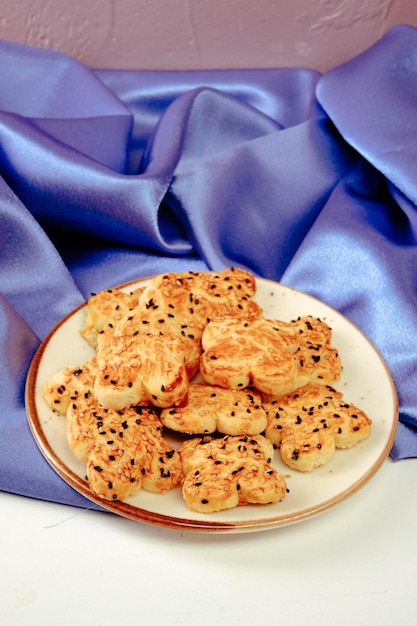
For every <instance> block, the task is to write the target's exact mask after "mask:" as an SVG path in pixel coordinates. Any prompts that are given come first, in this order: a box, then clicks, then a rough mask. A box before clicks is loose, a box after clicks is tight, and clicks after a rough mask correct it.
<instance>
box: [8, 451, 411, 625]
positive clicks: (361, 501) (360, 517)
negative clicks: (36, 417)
mask: <svg viewBox="0 0 417 626" xmlns="http://www.w3.org/2000/svg"><path fill="white" fill-rule="evenodd" d="M416 476H417V459H416V460H414V459H412V460H405V461H400V462H397V463H393V462H392V461H391V460H390V459H388V460H387V461H386V462H384V464H383V465H382V467H381V469H380V471H379V472H378V473H377V474H376V476H374V477H373V478H372V480H371V481H370V482H369V483H367V484H366V485H365V486H364V487H363V488H362V489H361V490H360V491H359V492H358V493H356V494H354V495H353V496H352V497H351V498H349V499H348V500H346V501H345V502H343V503H342V504H340V505H338V506H337V507H335V508H333V509H331V510H329V511H327V512H325V513H323V514H322V515H320V516H318V517H315V518H313V519H310V520H307V521H304V522H301V523H298V524H295V525H292V526H286V527H283V528H278V529H274V530H268V531H261V532H252V533H245V534H233V535H230V534H222V535H213V534H200V533H190V532H187V531H184V532H182V531H173V530H166V529H163V528H157V527H154V526H148V525H144V524H141V523H136V522H133V521H131V520H127V519H124V518H120V517H117V516H115V515H113V514H110V513H98V512H94V511H88V510H83V509H76V508H72V507H67V506H63V505H58V504H52V503H47V502H40V501H36V500H32V499H30V498H23V497H20V496H16V495H11V494H6V493H0V507H1V509H0V510H1V515H0V541H1V567H0V620H1V623H2V624H3V625H4V626H26V625H30V626H32V625H34V626H38V625H39V626H40V625H42V626H49V625H51V626H55V625H56V626H66V625H67V624H68V625H71V626H73V625H76V626H84V625H87V624H88V625H89V626H107V625H109V626H110V624H111V625H115V626H122V625H125V624H129V625H130V624H132V625H133V624H135V625H136V624H140V625H145V624H152V625H154V624H155V625H156V626H158V625H159V624H169V625H170V626H177V625H181V626H182V625H186V626H188V625H190V626H191V625H193V626H194V625H198V626H205V625H209V624H210V625H215V626H222V625H223V624H224V625H227V626H234V625H242V624H248V625H252V624H253V625H255V624H274V625H275V624H289V625H290V624H291V625H294V624H295V625H298V624H308V625H310V626H311V625H315V624H317V625H318V624H320V625H321V626H323V625H327V624H329V625H330V624H331V625H336V626H343V625H345V624H346V625H348V624H349V626H361V625H366V626H373V625H374V624H375V625H378V626H384V625H385V624H387V625H388V624H389V625H393V624H394V625H395V626H402V625H403V624H404V625H406V624H407V626H409V625H410V624H411V623H415V620H416V619H417V596H416V591H417V488H416Z"/></svg>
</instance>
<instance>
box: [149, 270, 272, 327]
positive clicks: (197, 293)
mask: <svg viewBox="0 0 417 626" xmlns="http://www.w3.org/2000/svg"><path fill="white" fill-rule="evenodd" d="M255 293H256V282H255V278H254V277H253V276H252V274H251V273H250V272H248V271H246V270H243V269H239V268H232V269H228V270H224V271H222V272H219V273H217V274H216V273H214V272H192V271H189V272H180V273H174V272H171V273H167V274H160V275H158V276H156V277H155V278H153V279H152V281H151V282H150V284H149V285H148V286H147V287H146V289H145V290H144V292H143V293H142V295H141V297H140V304H141V306H145V307H147V308H148V309H149V310H155V309H156V310H158V311H160V312H163V313H164V314H166V313H169V314H170V319H171V320H172V321H173V322H174V321H175V323H176V324H177V325H178V326H179V327H181V325H183V324H185V325H186V326H187V327H188V328H189V329H193V330H194V332H195V333H196V334H198V333H199V338H201V333H202V331H203V330H204V328H205V326H206V324H207V322H208V321H209V320H210V319H212V318H213V317H225V316H234V317H240V318H245V319H252V318H256V317H260V316H261V315H262V309H261V307H260V306H259V305H258V304H257V303H256V302H255V301H254V300H253V297H254V295H255Z"/></svg>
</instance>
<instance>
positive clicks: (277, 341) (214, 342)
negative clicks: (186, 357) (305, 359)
mask: <svg viewBox="0 0 417 626" xmlns="http://www.w3.org/2000/svg"><path fill="white" fill-rule="evenodd" d="M202 347H203V354H202V356H201V360H200V372H201V375H202V377H203V379H204V380H205V382H207V383H208V384H210V385H218V386H220V387H225V388H229V389H243V388H245V387H252V386H253V387H255V388H256V389H258V390H259V391H261V392H263V393H265V394H271V395H284V394H285V393H287V392H288V391H290V390H292V389H293V388H294V385H295V380H296V374H297V366H296V362H295V360H294V358H293V353H294V352H295V351H296V350H297V349H298V347H299V344H298V340H297V335H296V333H295V332H294V333H290V332H285V333H282V332H280V329H279V325H278V324H276V323H275V322H273V321H271V320H266V319H264V318H260V319H255V320H239V319H235V318H230V319H223V320H222V319H219V320H213V321H212V322H210V323H209V324H208V325H207V327H206V329H205V330H204V333H203V338H202Z"/></svg>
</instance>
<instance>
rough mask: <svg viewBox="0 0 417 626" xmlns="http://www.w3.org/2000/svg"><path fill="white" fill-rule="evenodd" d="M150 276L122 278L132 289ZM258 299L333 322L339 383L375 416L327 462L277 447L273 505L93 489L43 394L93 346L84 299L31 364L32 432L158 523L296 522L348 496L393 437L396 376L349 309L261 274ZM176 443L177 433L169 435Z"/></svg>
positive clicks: (80, 474) (271, 311)
mask: <svg viewBox="0 0 417 626" xmlns="http://www.w3.org/2000/svg"><path fill="white" fill-rule="evenodd" d="M143 284H146V280H145V279H144V280H141V281H138V282H134V283H129V284H128V285H124V286H123V287H122V288H123V289H125V290H126V291H130V290H131V289H132V288H136V287H138V286H140V285H143ZM256 300H257V301H258V302H259V304H260V305H261V306H262V307H263V309H264V315H265V317H267V318H272V319H282V320H286V321H289V320H291V319H294V318H295V317H298V316H299V315H313V316H316V317H320V318H321V319H323V320H324V321H326V322H327V323H328V324H329V326H330V327H331V328H332V329H333V341H332V343H333V345H334V346H335V347H336V348H337V349H338V351H339V353H340V356H341V359H342V363H343V373H342V377H341V379H340V380H339V381H338V382H337V384H335V385H334V387H336V388H337V389H338V390H340V391H341V392H342V393H343V394H344V397H345V399H346V401H347V402H352V403H353V404H356V406H358V407H359V408H361V409H363V410H364V411H365V412H366V413H367V414H368V416H369V417H370V418H371V419H372V431H371V435H370V437H369V438H368V439H366V440H364V441H363V442H361V443H360V444H359V445H357V446H356V447H355V448H352V449H350V450H337V451H336V453H335V455H334V457H333V459H332V460H331V462H330V463H328V464H327V465H325V466H324V467H321V468H319V469H317V470H315V471H314V472H312V473H308V474H303V473H298V472H294V471H291V470H290V469H289V468H287V467H286V466H285V465H284V464H283V463H282V462H281V460H280V458H279V453H278V452H277V453H276V454H275V460H274V463H275V465H276V467H277V469H278V470H279V471H281V472H282V473H283V474H284V475H285V476H286V477H287V486H288V489H289V493H288V494H287V496H286V497H285V499H284V500H283V501H282V502H280V503H278V504H273V505H266V506H260V505H258V506H256V505H247V506H241V507H237V508H235V509H232V510H229V511H222V512H219V513H213V514H198V513H192V512H190V511H189V510H188V509H187V507H186V505H185V502H184V501H183V499H182V495H181V489H180V488H178V489H174V490H173V491H171V492H169V493H166V494H154V493H148V492H146V491H144V490H140V491H139V493H138V494H137V495H135V496H134V497H132V498H129V499H128V500H126V501H124V502H108V501H104V500H102V499H101V498H99V497H98V496H96V495H95V494H94V493H93V492H92V491H91V490H90V489H89V486H88V483H87V482H86V481H85V479H84V476H85V464H84V463H81V462H79V461H77V459H76V458H75V457H74V456H73V454H72V452H71V450H70V449H69V447H68V444H67V440H66V433H65V418H64V417H63V416H62V415H59V414H57V413H55V412H54V411H52V410H51V409H50V408H49V406H48V405H47V404H46V402H45V400H44V399H43V397H42V394H41V389H42V386H43V384H44V382H45V380H46V379H47V378H49V377H51V376H53V375H54V374H55V373H56V372H57V371H58V370H59V369H60V368H61V367H63V366H65V365H71V366H72V365H80V364H82V363H83V362H84V361H86V360H87V359H88V358H89V357H90V356H91V355H92V354H93V350H92V348H91V347H90V346H89V345H88V344H87V342H86V341H85V340H84V339H83V338H82V337H81V335H80V332H79V331H80V330H81V328H82V327H83V326H84V320H85V316H86V305H85V304H84V305H82V306H80V307H78V308H77V309H76V310H74V311H73V312H72V313H70V314H69V315H68V316H67V317H65V318H64V319H63V320H62V321H61V322H60V323H59V324H58V325H57V326H56V327H55V328H54V329H53V330H52V331H51V333H50V334H49V335H48V336H47V337H46V338H45V340H44V341H43V342H42V344H41V345H40V347H39V349H38V351H37V352H36V354H35V356H34V359H33V362H32V364H31V366H30V369H29V373H28V379H27V385H26V406H27V413H28V420H29V424H30V427H31V429H32V432H33V435H34V438H35V440H36V442H37V444H38V446H39V448H40V450H41V451H42V453H43V454H44V456H45V458H46V459H47V461H48V462H49V463H50V465H51V466H52V467H53V468H54V469H55V471H56V472H57V473H58V474H59V475H60V476H61V477H62V478H63V479H64V480H65V481H66V482H67V483H69V484H70V485H71V486H72V487H73V488H74V489H76V490H77V491H78V492H80V493H81V494H83V495H84V496H86V497H87V498H89V499H90V500H92V501H94V502H95V503H97V504H99V505H100V506H102V507H103V508H105V509H108V510H110V511H112V512H114V513H116V514H118V515H122V516H124V517H127V518H130V519H133V520H135V521H138V522H145V523H149V524H154V525H158V526H163V527H168V528H177V529H181V530H192V531H200V532H246V531H255V530H264V529H268V528H274V527H279V526H284V525H287V524H293V523H295V522H299V521H302V520H305V519H308V518H310V517H313V516H315V515H318V514H319V513H322V512H324V511H326V510H328V509H330V508H331V507H333V506H335V505H337V504H339V503H341V502H343V501H344V500H345V499H346V498H348V497H349V496H352V495H353V494H354V493H355V492H356V491H357V490H358V489H360V488H361V487H362V486H363V485H364V484H365V483H366V482H368V481H369V479H370V478H371V477H372V476H373V475H374V474H375V473H376V472H377V470H378V469H379V467H380V466H381V464H382V462H383V461H384V459H385V458H386V457H387V456H388V454H389V452H390V449H391V446H392V444H393V440H394V436H395V432H396V427H397V421H398V405H397V396H396V392H395V388H394V384H393V381H392V378H391V376H390V373H389V371H388V369H387V367H386V365H385V363H384V361H383V360H382V358H381V356H380V354H379V353H378V352H377V350H376V349H375V347H374V346H373V345H372V344H371V343H370V341H369V340H368V339H367V338H366V337H365V336H364V335H363V333H362V332H361V331H359V330H358V328H357V327H356V326H354V325H353V324H352V323H351V322H350V321H348V320H347V319H346V318H345V317H344V316H342V315H341V314H340V313H338V312H337V311H335V310H334V309H332V308H330V307H329V306H327V305H326V304H323V303H322V302H320V301H319V300H317V299H316V298H314V297H312V296H309V295H306V294H305V293H302V292H299V291H296V290H294V289H292V288H289V287H286V286H284V285H281V284H278V283H275V282H272V281H268V280H264V279H258V280H257V295H256ZM172 443H173V445H175V441H174V440H173V441H172Z"/></svg>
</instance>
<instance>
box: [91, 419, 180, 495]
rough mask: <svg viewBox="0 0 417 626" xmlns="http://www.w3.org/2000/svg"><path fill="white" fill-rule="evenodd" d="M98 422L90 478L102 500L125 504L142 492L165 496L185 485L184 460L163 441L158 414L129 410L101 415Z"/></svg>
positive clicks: (93, 488)
mask: <svg viewBox="0 0 417 626" xmlns="http://www.w3.org/2000/svg"><path fill="white" fill-rule="evenodd" d="M96 420H97V423H96V429H95V430H96V436H95V440H94V445H93V447H92V449H91V452H90V454H89V456H88V460H87V478H88V482H89V485H90V487H91V489H92V490H93V491H94V492H95V493H96V494H97V495H98V496H100V497H101V498H104V499H105V500H125V499H126V498H128V497H130V496H133V495H134V494H135V493H137V492H138V491H139V489H140V488H143V489H145V490H146V491H151V492H155V493H165V492H166V491H169V490H171V489H173V488H174V487H177V486H178V485H179V484H180V483H181V481H182V478H183V473H182V467H181V460H180V457H179V455H178V452H176V451H175V450H174V449H173V448H172V447H171V446H170V445H169V444H168V443H167V441H166V440H165V439H164V438H163V437H162V427H161V423H160V420H159V416H158V414H157V412H156V411H154V410H153V409H151V408H149V407H128V408H126V409H123V410H122V411H105V412H99V413H98V414H97V415H96Z"/></svg>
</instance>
